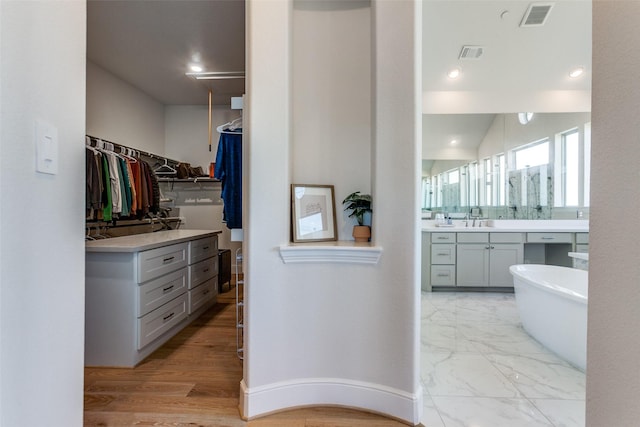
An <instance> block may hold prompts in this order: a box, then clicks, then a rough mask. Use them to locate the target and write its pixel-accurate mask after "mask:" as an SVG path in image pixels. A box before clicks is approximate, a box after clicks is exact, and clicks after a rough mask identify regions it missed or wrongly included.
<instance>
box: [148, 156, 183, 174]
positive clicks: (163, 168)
mask: <svg viewBox="0 0 640 427" xmlns="http://www.w3.org/2000/svg"><path fill="white" fill-rule="evenodd" d="M153 171H154V172H155V173H156V174H160V175H169V174H174V173H177V171H176V170H175V169H174V168H172V167H171V166H169V163H168V162H167V159H164V164H163V165H160V166H159V167H158V168H156V169H154V170H153Z"/></svg>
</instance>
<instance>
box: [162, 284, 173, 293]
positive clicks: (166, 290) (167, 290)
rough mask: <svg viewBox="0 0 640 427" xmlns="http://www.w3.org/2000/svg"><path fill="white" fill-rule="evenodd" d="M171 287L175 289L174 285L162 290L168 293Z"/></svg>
mask: <svg viewBox="0 0 640 427" xmlns="http://www.w3.org/2000/svg"><path fill="white" fill-rule="evenodd" d="M171 289H173V285H171V286H169V287H168V288H164V289H163V290H162V292H164V293H167V292H169V291H170V290H171Z"/></svg>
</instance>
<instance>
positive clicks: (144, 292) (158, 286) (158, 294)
mask: <svg viewBox="0 0 640 427" xmlns="http://www.w3.org/2000/svg"><path fill="white" fill-rule="evenodd" d="M186 291H187V269H186V268H183V269H180V270H178V271H174V272H173V273H169V274H167V275H166V276H162V277H159V278H157V279H155V280H152V281H150V282H147V283H145V284H144V285H141V286H139V287H138V303H139V304H138V317H141V316H144V315H145V314H147V313H149V312H150V311H152V310H155V309H156V308H158V307H160V306H161V305H163V304H166V303H167V302H169V301H171V300H172V299H174V298H175V297H177V296H178V295H180V294H182V293H184V292H186Z"/></svg>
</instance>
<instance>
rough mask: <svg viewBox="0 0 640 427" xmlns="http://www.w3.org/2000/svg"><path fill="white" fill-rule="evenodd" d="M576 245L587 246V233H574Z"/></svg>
mask: <svg viewBox="0 0 640 427" xmlns="http://www.w3.org/2000/svg"><path fill="white" fill-rule="evenodd" d="M576 243H579V244H583V245H588V244H589V233H576Z"/></svg>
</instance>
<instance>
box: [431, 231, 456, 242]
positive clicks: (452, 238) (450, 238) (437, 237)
mask: <svg viewBox="0 0 640 427" xmlns="http://www.w3.org/2000/svg"><path fill="white" fill-rule="evenodd" d="M455 242H456V233H431V243H455Z"/></svg>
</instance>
